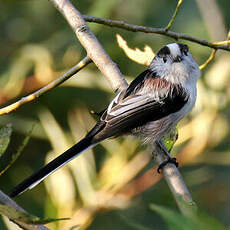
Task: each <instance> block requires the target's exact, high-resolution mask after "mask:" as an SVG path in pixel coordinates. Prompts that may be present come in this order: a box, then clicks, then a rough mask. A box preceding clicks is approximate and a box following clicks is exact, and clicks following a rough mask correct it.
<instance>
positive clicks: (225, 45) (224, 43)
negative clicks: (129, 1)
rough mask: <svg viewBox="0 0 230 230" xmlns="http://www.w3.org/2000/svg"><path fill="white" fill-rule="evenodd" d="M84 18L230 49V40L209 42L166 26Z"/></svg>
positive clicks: (90, 17)
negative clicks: (170, 29) (169, 29)
mask: <svg viewBox="0 0 230 230" xmlns="http://www.w3.org/2000/svg"><path fill="white" fill-rule="evenodd" d="M84 19H85V20H86V21H87V22H93V23H99V24H103V25H106V26H110V27H117V28H120V29H124V30H128V31H131V32H144V33H154V34H161V35H165V36H167V37H171V38H174V39H176V40H178V39H183V40H187V41H191V42H194V43H198V44H200V45H203V46H207V47H210V48H213V49H222V50H226V51H230V47H229V46H228V44H229V42H230V41H218V42H209V41H206V40H203V39H199V38H196V37H193V36H190V35H188V34H184V33H177V32H173V31H166V30H165V28H153V27H146V26H138V25H133V24H128V23H125V22H123V21H118V20H111V19H105V18H99V17H93V16H88V15H84Z"/></svg>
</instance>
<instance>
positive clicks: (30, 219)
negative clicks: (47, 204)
mask: <svg viewBox="0 0 230 230" xmlns="http://www.w3.org/2000/svg"><path fill="white" fill-rule="evenodd" d="M0 213H1V214H3V215H5V216H7V217H8V218H9V219H12V220H17V221H21V222H23V223H26V224H47V223H50V222H54V221H59V220H69V218H60V219H52V218H47V219H41V218H39V217H36V216H33V215H30V214H29V213H27V212H25V211H18V210H16V209H15V208H13V207H9V206H6V205H2V204H0Z"/></svg>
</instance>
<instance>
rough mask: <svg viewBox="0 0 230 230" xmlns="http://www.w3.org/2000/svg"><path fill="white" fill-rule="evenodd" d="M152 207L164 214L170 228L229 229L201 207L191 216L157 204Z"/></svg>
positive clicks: (180, 229) (184, 229) (172, 229)
mask: <svg viewBox="0 0 230 230" xmlns="http://www.w3.org/2000/svg"><path fill="white" fill-rule="evenodd" d="M150 208H151V209H152V210H154V211H156V212H157V213H158V214H160V215H161V216H162V218H163V219H164V220H165V221H166V223H167V224H168V226H169V229H170V230H193V229H196V230H203V229H208V230H227V228H226V227H225V226H224V225H222V224H221V223H220V222H219V221H218V220H217V219H215V218H212V217H210V216H208V215H207V214H206V213H204V212H203V211H201V210H199V209H198V210H197V211H196V212H192V214H191V215H190V216H183V215H182V214H180V213H178V212H176V211H172V210H170V209H168V208H165V207H162V206H159V205H155V204H154V205H151V206H150Z"/></svg>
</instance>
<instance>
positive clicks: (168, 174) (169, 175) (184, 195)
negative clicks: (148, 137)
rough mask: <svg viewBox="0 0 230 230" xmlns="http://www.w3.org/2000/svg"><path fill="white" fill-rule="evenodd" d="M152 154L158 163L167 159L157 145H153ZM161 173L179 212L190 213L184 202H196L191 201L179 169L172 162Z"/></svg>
mask: <svg viewBox="0 0 230 230" xmlns="http://www.w3.org/2000/svg"><path fill="white" fill-rule="evenodd" d="M153 155H154V157H155V160H156V162H157V164H158V165H160V164H161V163H162V162H164V161H165V160H167V158H166V156H165V154H164V153H163V152H162V150H161V149H160V148H159V147H158V145H156V146H155V151H153ZM162 173H163V176H164V178H165V180H166V182H167V184H168V186H169V188H170V190H171V192H172V194H173V196H174V199H175V200H176V202H177V205H178V207H179V209H180V211H181V213H183V214H184V215H189V214H190V213H188V208H187V207H185V204H188V205H193V206H195V205H196V204H195V202H194V201H193V199H192V196H191V194H190V193H189V191H188V189H187V187H186V185H185V183H184V180H183V178H182V176H181V174H180V172H179V170H178V169H177V167H176V166H175V165H174V164H172V163H168V164H167V165H165V166H164V167H163V169H162Z"/></svg>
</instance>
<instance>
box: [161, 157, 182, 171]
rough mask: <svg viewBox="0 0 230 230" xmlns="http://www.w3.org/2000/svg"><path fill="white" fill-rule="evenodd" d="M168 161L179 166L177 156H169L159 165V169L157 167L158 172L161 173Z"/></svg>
mask: <svg viewBox="0 0 230 230" xmlns="http://www.w3.org/2000/svg"><path fill="white" fill-rule="evenodd" d="M168 163H171V164H174V165H175V166H176V167H177V168H178V166H179V163H178V162H177V161H176V158H175V157H173V158H172V157H169V158H168V159H167V160H165V161H163V162H162V163H161V164H160V165H159V166H158V169H157V172H158V173H161V172H162V170H163V168H164V167H165V165H167V164H168Z"/></svg>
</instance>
